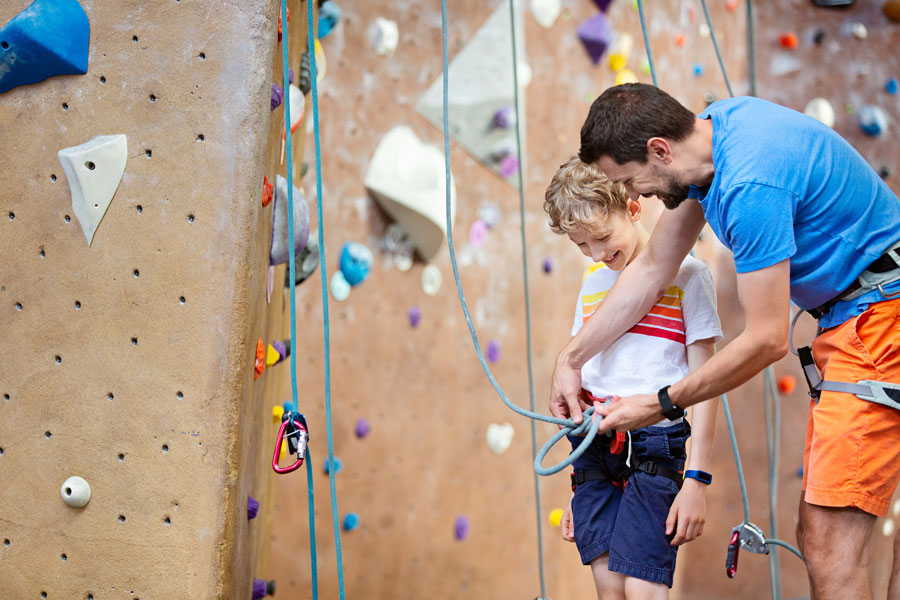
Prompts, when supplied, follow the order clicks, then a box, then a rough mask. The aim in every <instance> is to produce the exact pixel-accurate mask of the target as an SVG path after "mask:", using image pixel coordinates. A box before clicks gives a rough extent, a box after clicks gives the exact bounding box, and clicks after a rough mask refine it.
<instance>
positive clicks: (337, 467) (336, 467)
mask: <svg viewBox="0 0 900 600" xmlns="http://www.w3.org/2000/svg"><path fill="white" fill-rule="evenodd" d="M343 468H344V463H343V462H341V459H339V458H338V457H336V456H335V457H334V473H335V475H336V474H338V473H340V472H341V470H342V469H343ZM322 469H323V470H324V471H325V474H326V475H328V473H330V472H331V463H330V462H329V460H328V459H327V458H326V459H325V464H324V465H323V467H322Z"/></svg>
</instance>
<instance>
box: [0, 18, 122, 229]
mask: <svg viewBox="0 0 900 600" xmlns="http://www.w3.org/2000/svg"><path fill="white" fill-rule="evenodd" d="M32 6H33V5H32ZM0 71H2V69H0ZM57 156H58V157H59V162H61V163H62V167H63V171H65V172H66V178H67V179H68V180H69V189H70V190H71V192H72V210H73V211H74V212H75V216H76V217H78V222H79V223H81V231H82V232H83V233H84V237H85V239H87V243H88V246H90V245H91V242H92V241H93V239H94V232H96V231H97V227H98V226H99V225H100V220H101V219H103V215H105V214H106V209H108V208H109V203H110V202H112V199H113V196H115V194H116V190H117V189H118V188H119V182H121V181H122V174H123V173H124V172H125V163H126V161H127V160H128V142H127V140H126V137H125V136H124V135H121V134H120V135H101V136H97V137H95V138H92V139H91V140H90V141H87V142H85V143H84V144H81V145H80V146H72V147H71V148H63V149H62V150H60V151H59V152H58V153H57Z"/></svg>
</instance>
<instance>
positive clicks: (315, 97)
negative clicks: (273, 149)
mask: <svg viewBox="0 0 900 600" xmlns="http://www.w3.org/2000/svg"><path fill="white" fill-rule="evenodd" d="M284 2H285V0H282V11H284V10H286V9H284V8H283V7H284ZM282 22H283V23H284V24H285V27H284V31H285V34H284V35H285V40H287V17H283V21H282ZM315 39H316V38H315V31H314V29H313V2H312V1H311V0H308V1H307V3H306V41H307V45H308V52H309V61H310V77H309V79H310V82H311V83H312V105H313V125H314V136H315V141H316V209H317V211H318V221H319V222H318V229H319V274H320V275H321V280H322V337H323V341H324V348H323V352H324V355H325V430H326V436H327V439H328V464H329V466H330V467H331V468H329V469H328V486H329V489H330V491H331V522H332V525H333V527H334V554H335V558H336V560H337V575H338V591H339V597H340V598H341V600H343V599H344V598H345V597H346V595H345V592H344V562H343V559H342V558H341V527H340V523H339V518H338V506H337V489H336V488H335V485H334V476H335V471H336V470H337V469H335V468H334V436H333V435H332V424H331V342H330V331H331V330H330V327H329V322H328V276H327V269H326V267H325V225H324V218H323V217H322V196H323V195H324V190H323V189H322V148H321V139H320V136H319V92H318V84H317V82H316V79H317V75H318V72H317V68H316V49H315ZM285 46H287V42H286V41H285ZM285 55H287V50H285ZM284 68H285V69H287V61H286V60H285V66H284ZM285 89H288V88H287V87H286V86H285ZM287 137H288V138H290V135H288V136H287ZM288 154H290V152H289V153H288ZM288 160H290V158H289V159H288ZM288 164H290V163H288ZM288 172H290V166H289V167H288ZM291 254H293V251H291ZM291 277H293V273H292V274H291ZM291 281H295V280H294V279H292V280H291ZM292 298H293V297H292ZM291 308H292V309H293V307H291ZM292 312H293V310H292ZM293 354H294V353H291V355H292V356H293Z"/></svg>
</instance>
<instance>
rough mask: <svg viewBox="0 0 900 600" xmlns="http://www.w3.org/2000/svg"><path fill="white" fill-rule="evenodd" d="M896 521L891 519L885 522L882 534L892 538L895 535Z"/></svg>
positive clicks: (882, 526)
mask: <svg viewBox="0 0 900 600" xmlns="http://www.w3.org/2000/svg"><path fill="white" fill-rule="evenodd" d="M894 529H895V526H894V520H893V519H892V518H890V517H888V518H887V519H885V520H884V523H883V524H882V525H881V533H882V534H884V537H891V536H892V535H894Z"/></svg>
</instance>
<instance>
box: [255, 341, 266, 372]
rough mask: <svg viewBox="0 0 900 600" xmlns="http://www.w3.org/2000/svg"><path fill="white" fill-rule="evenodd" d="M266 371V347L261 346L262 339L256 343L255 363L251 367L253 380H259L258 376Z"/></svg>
mask: <svg viewBox="0 0 900 600" xmlns="http://www.w3.org/2000/svg"><path fill="white" fill-rule="evenodd" d="M265 370H266V346H265V344H263V341H262V339H258V340H257V341H256V361H255V363H254V365H253V371H254V374H253V379H254V380H256V379H259V376H260V375H262V373H263V371H265Z"/></svg>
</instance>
